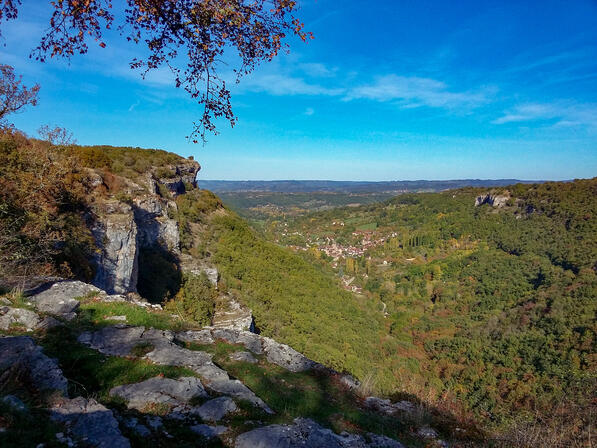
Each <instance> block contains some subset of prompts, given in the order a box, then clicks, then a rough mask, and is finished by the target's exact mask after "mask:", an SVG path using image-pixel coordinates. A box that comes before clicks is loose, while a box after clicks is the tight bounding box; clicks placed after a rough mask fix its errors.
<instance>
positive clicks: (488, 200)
mask: <svg viewBox="0 0 597 448" xmlns="http://www.w3.org/2000/svg"><path fill="white" fill-rule="evenodd" d="M509 199H510V196H509V195H501V194H493V193H487V194H483V195H480V196H477V197H476V198H475V207H478V206H480V205H483V204H489V205H491V206H492V207H496V208H502V207H505V206H506V203H507V202H508V200H509Z"/></svg>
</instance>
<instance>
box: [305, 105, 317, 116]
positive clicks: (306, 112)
mask: <svg viewBox="0 0 597 448" xmlns="http://www.w3.org/2000/svg"><path fill="white" fill-rule="evenodd" d="M314 113H315V109H313V108H312V107H307V108H306V109H305V112H303V114H304V115H306V116H308V117H310V116H311V115H313V114H314Z"/></svg>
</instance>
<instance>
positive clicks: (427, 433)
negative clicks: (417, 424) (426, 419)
mask: <svg viewBox="0 0 597 448" xmlns="http://www.w3.org/2000/svg"><path fill="white" fill-rule="evenodd" d="M417 435H418V436H419V437H422V438H424V439H437V431H436V430H435V429H433V428H431V427H429V426H423V427H422V428H419V429H418V430H417Z"/></svg>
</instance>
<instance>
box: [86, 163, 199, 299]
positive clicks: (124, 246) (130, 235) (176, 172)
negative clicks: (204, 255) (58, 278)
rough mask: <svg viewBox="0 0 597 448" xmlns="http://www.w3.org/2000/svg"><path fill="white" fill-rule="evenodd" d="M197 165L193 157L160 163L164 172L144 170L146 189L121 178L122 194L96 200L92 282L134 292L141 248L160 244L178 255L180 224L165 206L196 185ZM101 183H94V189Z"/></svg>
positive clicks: (173, 205)
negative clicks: (165, 164)
mask: <svg viewBox="0 0 597 448" xmlns="http://www.w3.org/2000/svg"><path fill="white" fill-rule="evenodd" d="M199 169H200V166H199V164H198V163H197V162H194V161H191V160H185V159H181V160H180V163H179V164H176V165H170V166H166V167H160V168H159V174H160V175H161V176H162V177H158V176H157V174H156V171H157V170H156V169H153V170H152V171H151V172H150V173H148V174H147V184H146V187H145V188H144V187H142V186H140V185H138V184H137V183H135V182H133V181H131V180H129V179H125V178H122V179H119V181H120V182H121V184H122V186H121V192H120V196H118V195H116V196H113V197H109V198H102V199H100V200H98V201H96V203H94V205H93V207H92V214H93V219H92V221H93V225H92V232H93V235H94V238H95V242H96V246H97V247H98V252H97V253H96V255H95V257H94V263H95V265H96V275H95V278H94V280H93V283H94V284H95V285H96V286H98V287H99V288H101V289H103V290H105V291H107V292H108V293H110V294H125V293H129V292H136V291H137V279H138V275H139V252H140V250H141V249H144V248H160V249H163V250H164V251H167V252H169V253H173V254H179V252H180V236H179V230H178V223H177V221H176V220H174V219H171V218H170V217H169V215H168V211H169V210H172V211H175V210H176V203H175V202H174V201H173V200H172V198H173V197H175V196H176V195H179V194H184V193H185V191H186V188H187V187H188V186H191V187H193V188H194V187H195V185H196V184H195V176H196V175H197V172H198V171H199ZM164 174H166V175H167V176H164ZM102 185H103V183H99V182H94V187H95V188H100V187H101V186H102Z"/></svg>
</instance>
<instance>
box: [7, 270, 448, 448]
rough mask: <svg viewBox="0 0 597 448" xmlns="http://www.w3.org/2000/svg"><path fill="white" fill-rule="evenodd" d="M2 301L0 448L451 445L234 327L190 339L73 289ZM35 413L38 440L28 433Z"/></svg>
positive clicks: (144, 313)
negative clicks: (39, 419)
mask: <svg viewBox="0 0 597 448" xmlns="http://www.w3.org/2000/svg"><path fill="white" fill-rule="evenodd" d="M2 301H3V302H2V304H1V305H0V306H1V307H0V331H1V335H0V395H2V396H3V397H2V398H1V399H0V411H1V414H0V445H2V446H11V445H12V446H37V447H44V446H95V447H110V448H120V447H123V448H125V447H130V446H145V445H147V444H149V445H151V446H227V447H236V448H258V447H261V448H278V447H280V448H282V447H284V448H293V447H325V448H327V447H334V448H335V447H338V448H348V447H351V448H352V447H355V448H356V447H358V448H361V447H363V448H364V447H371V448H373V447H378V448H381V447H386V448H401V447H404V446H405V445H404V444H406V445H408V446H425V445H428V446H447V443H446V442H443V441H442V440H440V439H439V436H438V432H437V431H436V430H434V429H432V428H430V427H426V426H418V427H414V426H412V422H413V421H414V420H413V418H412V415H413V414H415V413H416V409H417V407H416V405H415V404H414V403H412V402H409V401H399V402H391V401H390V400H384V399H381V398H377V397H367V398H365V399H364V398H361V397H360V396H359V394H358V392H359V383H358V381H356V380H355V379H354V378H352V377H350V376H349V375H344V374H340V373H338V372H335V371H334V370H332V369H329V368H326V367H325V366H322V365H321V364H318V363H316V362H314V361H312V360H310V359H307V358H306V357H305V356H303V355H302V354H301V353H298V352H297V351H295V350H293V349H292V348H291V347H289V346H287V345H284V344H281V343H278V342H276V341H274V340H272V339H270V338H267V337H263V336H260V335H258V334H255V333H252V332H250V331H247V330H243V329H239V328H238V322H231V324H230V327H228V328H227V327H226V326H224V325H222V321H220V324H219V325H218V326H217V327H206V328H202V329H188V328H185V325H183V323H181V322H177V320H176V318H175V317H173V316H169V315H165V313H164V312H163V311H161V310H160V309H159V307H152V306H151V305H149V304H147V303H145V302H142V301H136V302H130V301H127V300H126V298H125V297H124V296H114V295H109V294H107V293H105V292H104V291H102V290H99V289H98V288H96V287H94V286H91V285H88V284H85V283H82V282H76V281H64V282H57V283H55V284H53V285H52V286H51V287H49V288H47V289H45V290H43V291H39V292H37V293H36V294H33V295H31V296H29V297H25V298H23V297H20V298H15V296H12V297H11V296H7V297H4V298H2ZM118 312H122V313H123V314H116V313H118ZM240 314H243V316H242V319H244V320H247V319H246V317H247V316H246V313H240ZM223 320H225V319H223ZM139 323H144V324H146V325H139ZM148 324H149V325H148ZM152 324H153V325H152ZM34 417H35V419H38V418H41V419H45V420H44V421H47V423H44V425H45V426H44V425H41V426H40V428H45V429H44V430H43V431H45V432H43V433H39V434H37V433H36V432H35V431H34V432H31V431H29V432H28V429H27V427H22V425H25V424H27V422H29V423H30V421H31V419H32V418H34ZM359 423H361V424H359ZM330 426H331V429H330ZM372 429H375V431H373V430H372ZM40 431H41V430H40ZM396 435H400V436H401V437H400V440H401V441H398V440H396V439H395V438H394V437H396Z"/></svg>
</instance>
